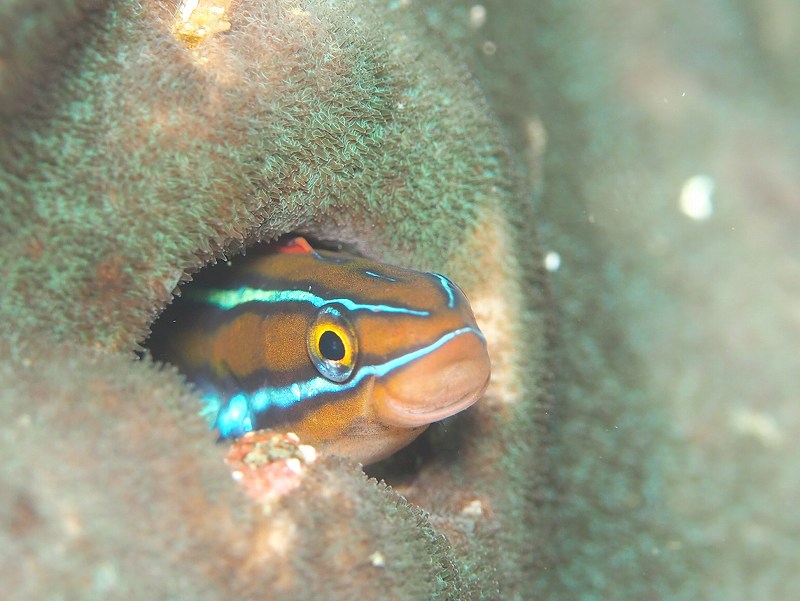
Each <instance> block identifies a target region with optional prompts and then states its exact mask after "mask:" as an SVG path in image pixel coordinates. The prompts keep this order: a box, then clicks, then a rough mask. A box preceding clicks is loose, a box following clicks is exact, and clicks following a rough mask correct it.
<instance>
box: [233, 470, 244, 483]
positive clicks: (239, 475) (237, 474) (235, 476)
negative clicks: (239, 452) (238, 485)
mask: <svg viewBox="0 0 800 601" xmlns="http://www.w3.org/2000/svg"><path fill="white" fill-rule="evenodd" d="M231 478H233V479H234V480H236V481H237V482H239V481H240V480H241V479H242V478H244V474H243V473H242V472H240V471H239V470H236V471H233V472H231Z"/></svg>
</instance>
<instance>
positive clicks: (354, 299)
mask: <svg viewBox="0 0 800 601" xmlns="http://www.w3.org/2000/svg"><path fill="white" fill-rule="evenodd" d="M218 269H221V271H222V273H221V274H220V275H218V276H217V277H216V279H215V280H214V281H213V284H210V285H198V286H195V285H194V284H196V283H193V284H192V285H190V286H187V287H186V288H185V290H184V294H183V299H182V300H181V301H180V304H181V305H182V307H181V309H180V311H177V310H172V308H170V309H168V310H167V312H166V314H165V316H164V319H162V320H161V321H162V325H161V326H160V327H159V328H158V329H157V330H154V334H153V336H151V340H150V343H149V348H150V350H151V353H152V354H153V356H154V357H155V358H156V359H158V360H162V361H166V362H168V363H171V364H173V365H175V366H176V367H177V368H178V369H179V370H180V371H181V372H182V373H183V374H184V375H185V376H186V377H187V379H188V380H190V381H191V382H193V383H194V384H196V385H197V387H198V388H199V389H200V391H201V394H202V399H203V402H204V403H205V409H204V411H203V412H204V413H205V414H206V415H207V416H208V417H209V420H210V422H211V423H212V426H213V427H215V428H217V429H218V430H219V434H220V437H221V438H223V439H227V438H236V437H239V436H241V435H243V434H244V433H245V432H249V431H251V430H262V429H270V430H277V431H286V432H288V431H291V432H294V433H296V434H297V435H298V436H299V438H300V440H301V441H302V442H304V443H307V444H311V445H313V446H315V447H317V449H318V450H319V451H321V452H325V453H333V454H338V455H344V456H347V457H352V458H354V459H356V460H357V461H360V462H362V463H364V464H367V463H371V462H374V461H377V460H379V459H382V458H384V457H386V456H388V455H390V454H392V453H394V452H395V451H396V450H398V449H400V448H402V447H404V446H405V445H407V444H408V443H409V442H411V441H412V440H414V439H415V438H416V437H417V436H418V435H419V434H420V433H421V432H422V431H423V430H425V428H427V427H428V425H429V424H431V423H432V422H436V421H439V420H441V419H444V418H446V417H448V416H450V415H453V414H455V413H458V412H459V411H461V410H463V409H466V408H467V407H469V406H470V405H472V404H473V403H474V402H475V401H476V400H478V398H479V397H480V396H481V394H482V393H483V392H484V390H485V389H486V386H487V384H488V381H489V356H488V353H487V350H486V342H485V339H484V337H483V334H482V333H481V331H480V330H479V329H478V326H477V324H476V323H475V318H474V316H473V314H472V310H471V308H470V306H469V303H468V302H467V299H466V298H465V296H464V294H463V292H462V291H461V290H460V289H459V288H458V286H456V285H455V284H454V283H453V282H451V281H450V280H448V279H447V278H446V277H444V276H443V275H439V274H435V273H423V272H419V271H412V270H409V269H403V268H400V267H394V266H391V265H385V264H383V263H379V262H376V261H372V260H369V259H365V258H363V257H358V256H354V255H351V254H347V253H344V252H334V251H327V250H321V249H320V250H315V249H314V248H312V247H311V245H310V244H309V243H308V242H307V241H306V240H305V239H304V238H301V237H295V238H292V239H290V240H288V241H286V242H284V243H282V244H279V245H278V246H277V247H276V249H275V252H272V253H270V254H265V255H262V256H258V257H238V258H236V259H235V263H234V265H233V266H230V267H224V266H223V267H220V268H218ZM197 284H199V283H197ZM173 304H175V303H173Z"/></svg>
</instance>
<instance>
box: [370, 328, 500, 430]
mask: <svg viewBox="0 0 800 601" xmlns="http://www.w3.org/2000/svg"><path fill="white" fill-rule="evenodd" d="M490 376H491V369H490V362H489V354H488V352H487V350H486V341H485V339H484V337H483V335H482V334H481V333H480V331H479V330H478V329H477V328H463V329H462V330H459V331H457V335H455V336H452V337H451V338H450V339H449V340H448V341H447V342H445V343H444V344H442V345H441V346H439V347H437V348H435V349H434V350H432V351H431V352H429V353H427V354H425V355H424V356H423V357H420V358H419V359H417V360H415V361H413V362H411V363H409V364H407V365H405V366H403V367H402V368H401V369H398V370H397V371H396V372H393V373H392V374H390V375H389V376H388V377H387V378H384V381H383V382H381V383H380V384H377V385H376V387H375V390H374V393H373V394H374V396H373V409H374V411H375V413H376V415H377V417H378V419H379V420H380V421H381V422H382V423H384V424H386V425H387V426H395V427H399V428H417V427H419V426H424V425H428V424H431V423H433V422H437V421H440V420H442V419H444V418H446V417H450V416H451V415H455V414H456V413H459V412H460V411H463V410H464V409H466V408H468V407H470V406H471V405H472V404H474V403H475V402H476V401H477V400H478V399H479V398H480V397H481V395H482V394H483V393H484V391H485V390H486V387H487V386H488V385H489V379H490Z"/></svg>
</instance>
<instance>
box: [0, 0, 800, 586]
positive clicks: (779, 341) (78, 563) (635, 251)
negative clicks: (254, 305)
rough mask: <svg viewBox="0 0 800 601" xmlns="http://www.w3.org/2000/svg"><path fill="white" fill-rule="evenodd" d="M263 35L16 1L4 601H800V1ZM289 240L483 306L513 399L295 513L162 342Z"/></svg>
mask: <svg viewBox="0 0 800 601" xmlns="http://www.w3.org/2000/svg"><path fill="white" fill-rule="evenodd" d="M201 3H202V4H203V5H204V6H207V5H210V4H213V2H201ZM220 4H225V5H226V6H228V3H227V2H225V1H224V0H220ZM790 5H791V6H790ZM229 6H230V8H229V10H228V9H226V10H227V12H226V14H225V15H224V18H222V20H219V21H217V22H215V19H216V17H208V15H206V16H205V17H204V18H208V19H211V22H214V24H215V27H214V28H213V29H215V31H217V33H215V34H210V35H208V36H206V37H205V38H204V39H203V40H201V41H200V42H196V41H194V40H190V41H189V42H190V43H187V40H186V39H181V38H180V36H178V37H176V36H175V35H174V32H175V23H176V21H175V18H176V15H177V14H179V11H178V3H177V2H156V1H154V0H152V1H150V0H146V1H138V2H135V1H125V0H115V1H113V2H111V1H108V2H101V1H100V0H98V1H96V2H92V1H86V2H80V1H72V2H70V1H69V0H62V1H59V2H48V3H45V2H39V3H30V2H20V1H14V0H5V1H0V16H1V17H2V19H0V53H2V60H0V133H2V138H0V253H2V254H0V256H2V267H0V278H2V280H1V281H2V283H3V287H2V290H0V317H2V320H3V327H2V331H1V332H0V373H1V374H2V381H3V383H4V386H3V388H2V390H0V397H1V398H0V402H2V405H0V414H1V416H2V419H3V420H4V421H3V424H4V428H3V431H2V435H0V446H2V451H1V452H2V456H3V458H4V462H3V466H2V468H0V470H1V471H0V539H2V540H0V554H2V557H0V559H1V560H2V561H0V576H1V577H2V581H3V583H4V595H5V598H10V599H16V598H24V599H39V598H52V597H53V596H54V595H56V594H60V595H61V596H62V597H66V598H75V599H80V598H97V597H98V596H101V595H102V596H104V597H106V598H114V597H117V598H126V599H130V598H134V599H136V598H146V599H152V598H164V597H173V598H182V599H205V598H209V599H211V598H214V599H218V598H245V599H255V598H276V599H296V598H314V597H317V598H333V599H339V598H341V599H351V598H354V597H355V598H358V597H361V598H376V597H378V596H380V597H381V598H396V599H428V598H433V599H481V598H484V599H491V598H507V599H530V598H537V597H539V598H551V599H575V598H587V599H588V598H603V599H632V598H637V599H638V598H659V599H684V598H685V599H698V598H701V599H751V598H770V599H795V598H797V597H798V594H800V585H798V579H797V577H796V574H795V571H796V564H797V542H796V539H797V536H796V533H797V532H798V515H800V514H798V513H797V512H796V511H789V510H787V508H791V507H792V506H793V505H792V503H794V502H795V501H796V499H797V497H798V494H800V490H798V479H797V477H796V471H797V467H796V458H797V454H798V450H799V449H798V441H800V436H798V435H797V434H798V432H797V431H798V424H800V419H799V414H798V411H799V409H798V404H797V402H796V399H797V378H796V374H797V373H798V355H797V353H796V350H795V348H794V347H795V346H796V344H795V341H796V340H797V339H798V337H800V329H799V326H798V323H800V322H798V319H797V311H796V299H797V297H798V288H797V282H798V281H800V277H798V275H799V274H800V263H799V262H798V260H797V257H798V256H800V248H798V242H797V236H796V229H797V228H796V223H797V222H798V214H797V208H796V203H794V202H793V199H796V198H797V196H798V194H797V190H798V189H800V183H798V179H797V169H796V163H797V161H796V157H797V156H798V154H800V148H798V143H797V140H798V136H797V134H796V132H797V130H798V122H797V112H796V110H795V104H796V103H794V102H792V99H793V98H796V97H797V91H798V90H797V82H798V80H797V69H796V68H795V67H794V65H795V63H796V56H797V52H798V42H797V36H796V35H795V36H792V28H791V25H790V24H791V22H792V20H791V19H787V18H786V15H787V14H788V15H791V14H795V13H796V10H797V9H796V8H795V7H794V4H793V3H792V2H791V0H759V1H757V2H752V3H749V4H748V5H747V6H746V7H745V6H744V5H743V3H719V2H711V1H705V0H702V1H700V2H686V1H685V2H674V1H672V0H657V1H655V2H652V3H649V4H648V5H647V6H646V7H645V6H642V4H641V3H634V2H617V3H613V4H608V5H606V6H603V7H601V10H598V7H597V6H595V5H592V6H589V5H587V4H586V3H582V2H577V1H573V0H552V1H551V0H543V1H540V2H535V3H534V2H530V0H503V1H502V2H501V1H495V0H487V1H486V2H484V3H482V4H481V5H474V6H469V5H468V4H465V3H462V2H459V1H455V0H437V1H431V2H425V3H422V2H413V1H412V2H408V1H406V0H400V1H397V2H388V3H368V2H358V3H348V2H323V1H319V2H317V1H311V0H309V1H308V2H299V1H297V2H289V1H286V2H279V1H277V0H272V1H268V0H264V1H263V2H256V1H254V0H240V1H239V2H232V3H230V5H229ZM212 12H213V11H212ZM226 20H227V21H228V22H230V29H227V26H226V25H224V23H223V21H226ZM454 51H455V52H460V53H461V55H462V56H461V57H454V56H453V52H454ZM462 58H463V59H465V60H466V62H467V63H468V66H469V70H467V69H465V68H464V67H463V66H461V59H462ZM473 77H474V78H475V79H476V80H477V82H478V83H479V85H480V87H481V88H482V90H483V91H484V93H485V94H486V96H487V98H488V103H487V102H485V101H484V100H483V99H482V97H481V94H480V92H479V90H478V89H477V85H476V84H475V82H474V81H473ZM490 110H494V111H495V112H496V113H497V114H498V115H499V116H500V127H501V128H502V129H501V130H499V131H498V128H497V127H496V125H495V123H494V121H493V119H492V118H491V117H490V116H489V111H490ZM502 137H505V138H506V139H507V140H508V144H506V143H504V142H503V140H502ZM507 149H510V152H507ZM696 175H701V176H705V177H707V178H710V180H713V181H714V182H716V184H717V185H716V192H714V196H713V198H712V199H711V201H712V202H711V206H712V207H713V209H714V210H713V211H712V212H711V214H710V216H709V218H708V219H707V220H706V221H702V222H699V221H694V220H691V219H689V218H688V217H687V216H686V215H685V214H682V213H681V212H680V205H679V203H678V196H679V192H680V189H681V186H682V184H683V183H684V182H685V181H687V180H688V179H690V178H691V177H693V176H696ZM525 187H527V192H526V191H525V190H524V188H525ZM521 190H522V191H521ZM534 208H535V209H536V215H535V219H534V216H533V209H534ZM534 223H535V225H536V226H537V229H538V230H539V233H540V235H541V240H542V241H543V244H544V247H545V250H547V251H548V253H549V255H548V256H550V257H555V258H557V259H559V260H557V261H551V262H550V263H549V265H550V268H551V269H554V272H553V273H552V274H550V280H551V282H552V295H553V307H552V309H554V310H553V311H552V313H551V315H552V316H553V320H552V321H545V320H544V318H543V317H542V316H543V315H544V314H545V313H546V312H547V311H549V309H550V307H548V306H547V299H548V296H547V291H546V290H545V288H544V286H543V284H542V281H543V279H544V278H543V273H542V272H543V269H542V267H541V262H540V258H539V255H538V251H537V249H536V236H535V235H534V232H533V229H534ZM289 230H295V231H300V232H303V233H307V234H309V235H313V236H315V237H317V238H319V239H327V240H330V241H336V242H340V243H343V244H345V245H346V246H348V247H349V248H351V249H355V250H360V251H361V252H363V253H364V254H366V255H369V256H373V257H376V258H385V259H389V260H391V261H394V262H397V263H400V264H404V265H409V266H414V267H417V268H421V269H435V270H443V271H445V272H446V273H448V275H452V276H453V277H454V279H457V280H459V281H463V282H465V284H466V286H465V287H466V288H467V292H468V294H469V296H470V298H471V300H472V304H473V307H474V309H475V313H476V316H477V317H478V320H479V322H480V325H481V327H482V329H483V330H484V331H485V332H486V333H487V336H488V339H489V346H490V352H491V356H492V361H493V367H494V370H493V379H492V385H491V387H490V389H489V391H488V393H487V396H486V398H485V399H484V400H483V401H481V402H479V403H478V404H477V405H476V406H475V407H474V408H472V409H470V410H469V411H468V412H466V413H465V414H464V415H461V416H457V417H456V418H455V419H453V420H449V421H448V422H446V423H444V424H441V425H439V426H438V427H434V428H431V429H430V430H429V432H428V433H427V435H426V436H424V437H422V438H421V439H420V440H419V441H418V442H417V443H415V444H414V445H413V447H412V448H411V449H409V450H407V451H406V452H405V453H402V454H400V455H398V456H395V457H394V458H393V459H391V460H389V462H387V463H385V464H383V465H381V466H377V467H375V468H373V469H371V470H370V471H369V473H371V474H375V475H378V476H381V475H383V476H385V477H386V478H387V479H388V480H389V481H390V482H391V483H392V486H393V487H394V488H393V489H390V488H388V487H387V486H385V485H383V484H378V483H377V482H375V481H372V480H369V479H367V478H366V477H365V476H364V474H363V473H362V472H361V470H359V469H358V468H357V467H356V466H353V465H350V464H348V463H346V462H342V461H340V460H336V459H331V458H320V459H317V460H316V461H315V462H313V464H311V465H308V466H306V469H305V471H303V470H302V469H301V470H300V471H301V472H302V473H303V475H302V477H301V479H300V480H299V485H298V486H297V487H296V488H295V489H294V490H293V491H291V492H288V493H287V494H284V495H282V496H280V497H279V498H278V499H277V500H274V499H272V500H271V508H270V510H269V511H270V513H269V515H268V516H267V515H265V514H264V512H263V508H262V507H261V506H260V505H259V504H258V503H257V502H254V501H253V500H252V499H251V498H249V497H248V496H247V494H246V492H245V490H243V489H242V487H241V486H240V485H239V484H238V483H237V482H236V481H234V480H233V479H232V478H231V475H230V471H229V469H228V468H227V467H226V466H225V462H224V459H225V455H226V451H227V450H226V449H224V448H221V447H218V446H217V445H215V444H214V443H213V441H212V436H211V435H210V434H209V433H208V432H207V431H206V430H205V427H204V425H203V423H202V420H201V419H200V418H198V417H197V416H196V415H195V409H194V407H195V406H196V405H195V404H196V399H194V398H193V396H192V392H191V390H190V389H189V388H187V387H186V386H185V385H184V384H183V383H182V382H181V381H180V380H179V379H178V377H177V376H176V374H174V373H173V372H172V371H170V370H165V369H160V368H158V367H157V366H154V365H152V364H150V363H148V362H146V361H145V362H138V361H134V360H133V359H132V358H131V350H132V349H133V348H135V347H136V344H137V343H138V342H141V339H142V337H143V336H144V335H145V333H146V331H147V327H148V324H149V323H150V320H151V319H152V318H153V316H154V315H155V314H156V313H157V312H158V311H159V310H160V308H161V307H163V305H164V304H165V303H166V302H168V300H169V298H170V294H171V292H172V290H173V289H174V287H175V286H176V284H177V283H178V282H180V281H181V280H182V279H183V278H184V277H185V273H186V272H187V271H192V270H194V269H197V268H199V267H200V266H202V265H203V264H204V263H206V262H207V261H213V260H215V259H219V258H221V257H223V256H226V255H228V254H232V253H235V252H237V251H238V250H239V249H240V248H241V246H242V245H244V244H249V243H250V242H253V241H255V240H258V239H269V238H271V237H273V236H275V235H277V234H280V233H282V232H286V231H289ZM548 340H549V341H550V344H552V346H548V342H547V341H548ZM284 467H285V466H284ZM295 483H296V482H295ZM399 493H400V494H402V495H404V497H405V498H407V499H408V501H406V500H404V498H403V497H401V496H400V494H399ZM54 591H56V592H55V593H54Z"/></svg>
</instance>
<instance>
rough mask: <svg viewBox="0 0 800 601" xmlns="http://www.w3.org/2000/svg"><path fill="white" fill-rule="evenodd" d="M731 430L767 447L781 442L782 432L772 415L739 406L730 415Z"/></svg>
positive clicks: (773, 446)
mask: <svg viewBox="0 0 800 601" xmlns="http://www.w3.org/2000/svg"><path fill="white" fill-rule="evenodd" d="M731 427H732V428H733V431H734V432H736V433H737V434H740V435H742V436H749V437H751V438H755V439H756V440H757V441H758V442H760V443H761V444H762V445H764V446H765V447H768V448H775V447H777V446H779V445H780V444H781V443H782V442H783V433H782V432H781V430H780V427H779V426H778V422H777V420H776V419H775V417H773V416H772V415H769V414H767V413H762V412H759V411H753V410H751V409H744V408H739V409H736V410H735V411H734V412H733V413H732V415H731Z"/></svg>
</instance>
